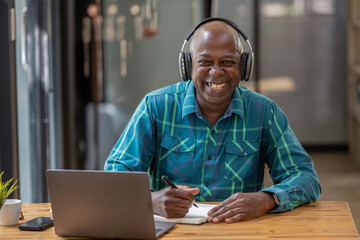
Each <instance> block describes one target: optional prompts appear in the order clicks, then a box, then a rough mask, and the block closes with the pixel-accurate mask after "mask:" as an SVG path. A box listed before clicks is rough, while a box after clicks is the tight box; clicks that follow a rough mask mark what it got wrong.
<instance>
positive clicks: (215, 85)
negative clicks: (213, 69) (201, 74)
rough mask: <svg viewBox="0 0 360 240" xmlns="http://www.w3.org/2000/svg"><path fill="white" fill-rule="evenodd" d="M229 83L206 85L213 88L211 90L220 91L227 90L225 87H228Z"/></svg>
mask: <svg viewBox="0 0 360 240" xmlns="http://www.w3.org/2000/svg"><path fill="white" fill-rule="evenodd" d="M227 84H228V83H208V82H207V83H206V85H207V86H208V87H209V88H211V89H214V90H220V89H223V88H225V86H226V85H227Z"/></svg>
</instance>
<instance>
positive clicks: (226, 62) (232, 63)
mask: <svg viewBox="0 0 360 240" xmlns="http://www.w3.org/2000/svg"><path fill="white" fill-rule="evenodd" d="M223 63H224V64H225V65H234V64H235V62H234V61H230V60H226V61H224V62H223Z"/></svg>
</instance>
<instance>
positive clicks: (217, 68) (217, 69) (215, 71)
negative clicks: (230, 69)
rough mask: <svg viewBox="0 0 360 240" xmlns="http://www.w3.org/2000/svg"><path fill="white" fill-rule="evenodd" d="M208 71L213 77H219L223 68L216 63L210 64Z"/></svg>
mask: <svg viewBox="0 0 360 240" xmlns="http://www.w3.org/2000/svg"><path fill="white" fill-rule="evenodd" d="M209 73H210V75H212V76H214V77H220V76H221V75H222V74H223V73H224V70H223V69H222V68H221V67H220V66H218V65H217V64H214V65H213V66H211V69H210V72H209Z"/></svg>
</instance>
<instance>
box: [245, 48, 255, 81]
mask: <svg viewBox="0 0 360 240" xmlns="http://www.w3.org/2000/svg"><path fill="white" fill-rule="evenodd" d="M245 67H246V71H245V72H246V74H245V78H244V80H245V81H249V80H250V77H251V74H252V72H253V68H254V53H253V52H251V53H248V56H247V57H246V66H245Z"/></svg>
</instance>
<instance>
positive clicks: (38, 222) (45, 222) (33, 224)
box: [18, 217, 54, 231]
mask: <svg viewBox="0 0 360 240" xmlns="http://www.w3.org/2000/svg"><path fill="white" fill-rule="evenodd" d="M53 225H54V221H53V218H51V217H37V218H34V219H32V220H30V221H27V222H24V223H22V224H20V225H19V226H18V228H19V229H20V230H30V231H41V230H44V229H46V228H49V227H51V226H53Z"/></svg>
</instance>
